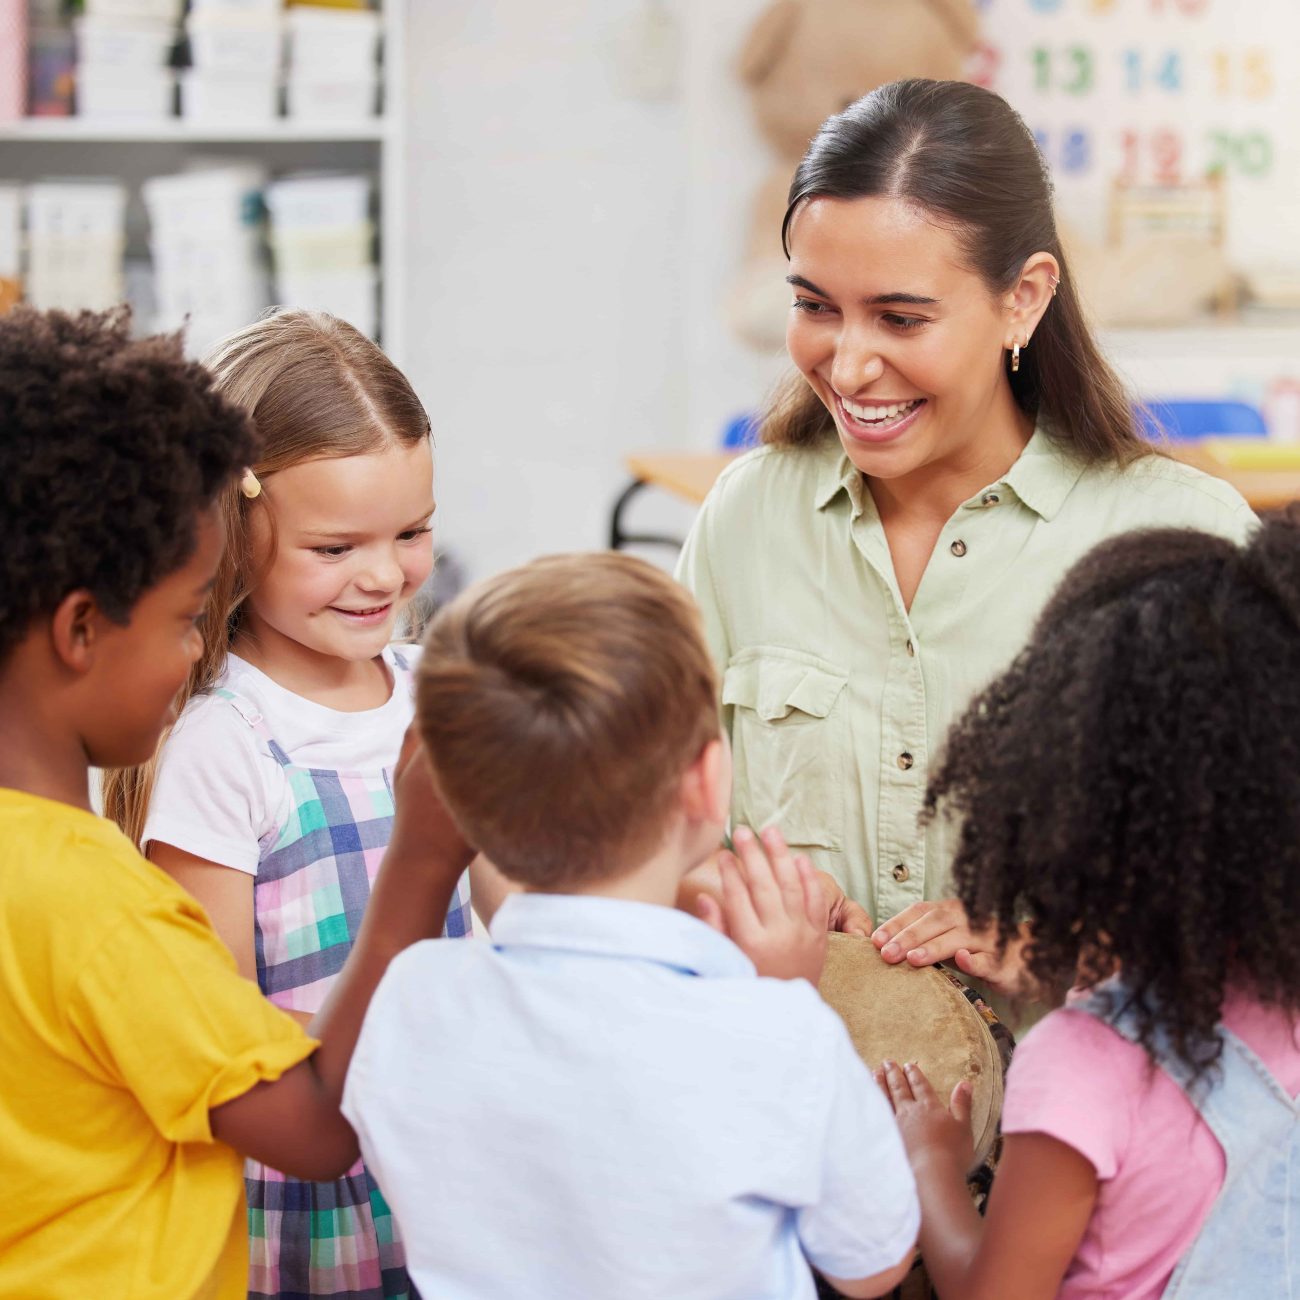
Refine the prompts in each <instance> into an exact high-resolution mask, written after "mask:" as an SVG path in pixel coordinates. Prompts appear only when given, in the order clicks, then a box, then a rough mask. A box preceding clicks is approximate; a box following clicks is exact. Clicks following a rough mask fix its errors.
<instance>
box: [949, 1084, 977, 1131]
mask: <svg viewBox="0 0 1300 1300" xmlns="http://www.w3.org/2000/svg"><path fill="white" fill-rule="evenodd" d="M973 1091H974V1090H973V1089H972V1088H971V1085H970V1081H969V1080H968V1079H963V1080H962V1081H961V1082H960V1083H959V1084H958V1085H957V1086H956V1087H955V1088H954V1089H953V1090H952V1099H951V1100H950V1101H949V1103H948V1109H949V1111H950V1112H951V1113H952V1117H953V1119H955V1120H956V1121H957V1123H958V1124H960V1125H961V1127H962V1131H963V1132H964V1133H969V1132H970V1109H971V1094H972V1093H973Z"/></svg>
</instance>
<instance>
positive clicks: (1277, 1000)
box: [882, 508, 1300, 1300]
mask: <svg viewBox="0 0 1300 1300" xmlns="http://www.w3.org/2000/svg"><path fill="white" fill-rule="evenodd" d="M1298 670H1300V508H1293V513H1291V514H1290V515H1289V516H1288V517H1285V518H1279V519H1275V520H1272V521H1270V522H1268V523H1266V524H1265V525H1264V526H1263V527H1262V528H1261V529H1260V530H1259V531H1258V533H1257V534H1256V535H1255V536H1254V538H1253V539H1252V540H1251V541H1250V543H1249V544H1248V545H1246V546H1245V547H1244V548H1238V547H1236V546H1234V545H1232V544H1231V543H1230V542H1227V541H1224V540H1222V539H1220V538H1216V537H1212V536H1209V535H1206V534H1203V533H1198V532H1193V531H1185V530H1174V529H1167V530H1152V531H1145V532H1135V533H1131V534H1129V535H1128V536H1125V537H1120V538H1116V539H1114V540H1112V541H1109V542H1106V543H1104V544H1103V545H1101V546H1099V547H1098V548H1097V549H1096V550H1094V551H1093V552H1092V553H1091V554H1089V555H1088V556H1087V557H1086V558H1085V559H1083V560H1082V561H1081V562H1080V563H1079V564H1077V565H1076V566H1075V567H1074V569H1073V570H1071V572H1070V573H1069V575H1068V576H1067V577H1066V579H1065V582H1064V583H1063V585H1062V586H1061V588H1060V589H1059V590H1058V591H1057V593H1056V594H1055V596H1054V597H1053V598H1052V600H1051V601H1050V603H1049V604H1048V605H1047V607H1046V609H1045V610H1044V613H1043V615H1042V617H1041V619H1040V620H1039V623H1038V626H1037V629H1036V631H1035V634H1034V637H1033V639H1032V641H1031V642H1030V643H1029V645H1028V647H1027V648H1026V649H1025V650H1024V651H1023V653H1022V654H1021V655H1020V656H1019V657H1018V658H1017V659H1016V661H1015V663H1014V664H1013V665H1012V667H1011V668H1010V669H1009V670H1008V671H1007V672H1006V673H1005V674H1004V675H1003V676H1002V677H1000V678H999V679H998V680H996V681H995V682H994V683H993V684H992V685H991V686H990V687H988V688H987V689H986V690H985V691H984V692H983V693H982V694H980V695H979V696H978V697H977V698H976V699H975V701H974V703H973V705H972V706H971V708H970V709H969V710H968V712H967V713H966V714H965V716H964V717H963V719H962V720H961V721H960V722H959V723H958V725H957V726H956V727H955V729H954V730H953V732H952V733H951V735H950V737H949V740H948V745H947V750H946V754H945V757H944V760H943V764H942V767H941V770H940V771H939V773H938V774H937V776H936V777H935V779H934V781H933V782H932V783H931V786H930V788H929V791H928V793H927V799H926V806H927V813H928V815H935V814H936V813H943V814H951V815H952V821H953V823H954V826H955V827H956V828H957V829H958V832H959V834H958V848H957V854H956V859H955V863H954V880H955V884H956V889H957V893H958V895H959V897H960V899H961V902H962V904H963V906H964V907H965V909H966V911H967V912H968V914H969V915H970V917H971V919H972V921H973V922H974V923H976V924H983V925H988V926H989V927H990V928H991V930H992V931H993V932H994V933H995V934H996V935H997V940H998V951H999V952H1000V953H1001V954H1002V955H1003V956H1006V955H1007V953H1008V951H1009V949H1010V948H1012V947H1017V948H1019V949H1020V950H1021V952H1020V963H1021V964H1022V965H1023V969H1024V970H1026V971H1027V972H1028V973H1029V975H1030V976H1031V977H1032V979H1033V980H1034V981H1036V983H1037V985H1038V987H1039V990H1040V991H1041V990H1042V989H1053V988H1054V989H1058V990H1059V989H1062V988H1065V987H1068V986H1069V985H1071V984H1075V985H1077V987H1076V988H1075V990H1074V991H1073V992H1072V993H1071V994H1070V996H1069V998H1068V999H1067V1001H1066V1005H1065V1007H1064V1008H1062V1009H1060V1010H1057V1011H1054V1012H1052V1013H1051V1014H1050V1015H1048V1017H1047V1018H1046V1019H1045V1020H1044V1021H1042V1022H1041V1023H1040V1024H1039V1025H1038V1026H1037V1027H1036V1028H1035V1029H1034V1030H1033V1031H1032V1032H1031V1033H1030V1034H1029V1035H1028V1036H1027V1037H1026V1039H1025V1040H1024V1042H1023V1043H1022V1044H1021V1045H1020V1047H1019V1048H1018V1049H1017V1053H1016V1057H1015V1060H1014V1061H1013V1063H1012V1066H1011V1071H1010V1075H1009V1079H1008V1090H1007V1097H1006V1105H1005V1109H1004V1113H1003V1131H1004V1133H1005V1135H1006V1136H1005V1142H1006V1147H1005V1153H1004V1157H1003V1161H1002V1165H1001V1168H1000V1170H999V1173H998V1180H997V1183H996V1185H995V1189H994V1191H993V1194H992V1196H991V1198H990V1203H989V1209H988V1218H987V1221H986V1222H985V1223H983V1224H981V1223H980V1222H979V1220H978V1219H977V1218H976V1217H975V1216H974V1213H973V1211H971V1209H970V1204H969V1201H968V1200H965V1199H964V1197H965V1192H964V1186H963V1181H962V1175H963V1171H964V1162H965V1159H966V1157H967V1156H968V1154H969V1147H970V1138H969V1134H968V1133H967V1132H966V1131H965V1130H966V1127H968V1126H967V1125H965V1124H964V1123H963V1121H964V1120H965V1118H966V1117H967V1114H968V1111H969V1097H968V1096H967V1095H966V1094H965V1093H964V1091H963V1090H961V1089H959V1090H958V1092H957V1093H955V1094H954V1096H953V1098H952V1111H951V1113H949V1111H948V1110H946V1109H945V1107H944V1105H943V1103H942V1101H940V1100H939V1099H938V1098H936V1096H935V1095H934V1092H933V1090H932V1089H931V1088H930V1086H929V1084H928V1082H927V1081H926V1080H925V1077H924V1075H923V1074H922V1073H921V1071H919V1070H918V1069H917V1068H916V1067H915V1066H912V1065H908V1066H905V1067H902V1068H900V1067H899V1066H898V1065H896V1064H893V1063H887V1065H886V1068H885V1070H884V1072H883V1075H882V1082H883V1083H884V1084H885V1085H886V1086H887V1087H888V1089H889V1091H890V1093H891V1095H892V1097H893V1099H894V1103H895V1107H896V1109H897V1112H898V1116H899V1120H900V1123H901V1125H902V1128H903V1133H904V1137H905V1140H906V1142H907V1144H908V1149H909V1153H910V1155H911V1157H912V1161H913V1166H914V1169H915V1172H916V1175H917V1180H918V1183H919V1185H920V1187H921V1196H922V1206H923V1214H924V1224H923V1227H922V1233H921V1248H922V1251H923V1253H924V1255H925V1258H926V1263H927V1265H928V1266H929V1269H930V1272H931V1274H932V1276H933V1277H934V1279H935V1282H936V1284H937V1289H938V1291H939V1293H940V1295H941V1296H944V1297H949V1296H961V1297H964V1300H979V1298H980V1297H995V1296H996V1297H1005V1296H1015V1297H1016V1300H1033V1298H1034V1297H1048V1296H1060V1297H1070V1298H1072V1300H1074V1298H1081V1297H1084V1296H1089V1297H1096V1296H1103V1295H1105V1296H1120V1295H1122V1296H1124V1297H1126V1300H1145V1298H1147V1297H1155V1296H1159V1295H1174V1294H1176V1295H1178V1296H1179V1297H1180V1298H1183V1300H1192V1298H1193V1297H1196V1298H1200V1297H1205V1298H1206V1300H1208V1298H1209V1297H1215V1298H1216V1300H1222V1298H1223V1297H1229V1296H1233V1297H1236V1296H1240V1297H1247V1296H1248V1297H1250V1300H1271V1298H1272V1297H1278V1298H1281V1297H1290V1296H1294V1295H1295V1294H1297V1290H1298V1289H1300V1197H1297V1195H1296V1191H1295V1186H1294V1184H1295V1176H1296V1175H1295V1171H1296V1170H1297V1168H1300V1106H1298V1105H1297V1097H1300V945H1297V942H1296V938H1297V931H1298V927H1300V671H1298ZM1009 964H1010V963H1009ZM986 973H988V974H996V972H995V971H993V970H991V969H990V970H988V971H986ZM1171 1278H1172V1281H1171Z"/></svg>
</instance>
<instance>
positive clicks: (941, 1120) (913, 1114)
mask: <svg viewBox="0 0 1300 1300" xmlns="http://www.w3.org/2000/svg"><path fill="white" fill-rule="evenodd" d="M875 1074H876V1082H877V1083H878V1084H879V1085H880V1087H881V1090H882V1091H883V1092H884V1094H885V1096H886V1097H888V1098H889V1100H890V1102H891V1103H892V1104H893V1107H894V1114H895V1116H896V1117H897V1119H898V1128H899V1131H900V1132H901V1133H902V1135H903V1145H904V1146H905V1147H906V1148H907V1158H908V1160H910V1161H911V1162H912V1165H913V1166H916V1165H918V1164H920V1163H923V1162H924V1161H925V1160H927V1159H929V1158H930V1157H937V1158H939V1159H940V1160H941V1161H943V1162H945V1163H948V1164H949V1165H950V1166H951V1167H952V1168H955V1169H957V1170H960V1171H962V1172H965V1171H966V1170H969V1169H970V1167H971V1166H972V1165H973V1164H974V1163H975V1143H974V1141H973V1139H972V1138H971V1131H970V1110H971V1085H970V1083H969V1082H968V1081H967V1080H965V1079H963V1080H962V1081H961V1082H960V1083H959V1084H958V1085H957V1086H956V1087H955V1088H954V1089H953V1090H952V1097H951V1099H950V1101H949V1104H948V1106H945V1105H944V1104H943V1102H942V1101H940V1100H939V1097H938V1096H937V1095H936V1093H935V1091H934V1089H933V1088H932V1087H931V1086H930V1080H929V1079H927V1078H926V1077H925V1071H924V1070H922V1069H921V1067H920V1066H919V1065H915V1064H908V1065H898V1064H897V1063H896V1062H894V1061H885V1062H883V1063H882V1064H881V1066H880V1068H879V1069H878V1070H876V1072H875Z"/></svg>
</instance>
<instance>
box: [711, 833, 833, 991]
mask: <svg viewBox="0 0 1300 1300" xmlns="http://www.w3.org/2000/svg"><path fill="white" fill-rule="evenodd" d="M732 843H733V844H734V845H735V847H736V852H735V853H728V852H726V851H724V852H722V853H720V854H719V855H718V858H717V868H718V873H719V876H720V879H721V901H719V900H718V898H716V897H714V896H713V894H711V893H700V894H699V895H698V896H697V897H696V899H695V911H696V913H697V914H698V915H699V917H700V918H701V919H702V920H703V921H705V922H707V923H708V924H709V925H711V926H712V927H713V928H714V929H715V930H717V931H719V932H720V933H722V934H725V935H727V936H728V937H729V938H730V939H731V941H732V942H733V943H735V944H736V946H737V947H739V948H740V949H741V951H742V952H744V953H745V955H746V956H747V957H748V958H749V959H750V960H751V961H752V962H753V963H754V966H755V967H756V968H757V970H758V973H759V974H760V975H771V976H774V977H776V978H777V979H798V978H801V977H802V978H803V979H806V980H807V981H808V982H809V983H810V984H812V985H814V986H816V984H817V981H818V980H819V979H820V978H821V973H822V966H823V964H824V963H825V961H826V925H827V914H828V906H827V899H826V896H825V893H824V892H823V890H822V889H821V888H820V887H819V885H818V882H817V873H816V872H815V871H814V870H813V868H812V863H811V862H810V861H809V860H808V859H807V858H806V857H804V856H803V854H797V855H796V854H792V853H791V852H790V850H789V848H788V847H787V846H786V842H785V840H784V839H783V838H782V835H781V832H780V831H778V830H777V829H776V828H775V827H769V828H768V829H767V830H765V831H764V832H763V833H762V837H761V839H760V837H759V836H757V835H755V834H754V832H753V831H751V830H750V829H749V828H748V827H745V826H741V827H738V828H737V829H736V831H735V833H734V834H733V835H732Z"/></svg>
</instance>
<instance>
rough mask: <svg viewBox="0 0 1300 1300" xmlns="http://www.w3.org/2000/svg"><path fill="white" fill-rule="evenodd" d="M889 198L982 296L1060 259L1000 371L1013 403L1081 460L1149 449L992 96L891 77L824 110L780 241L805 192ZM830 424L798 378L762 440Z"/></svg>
mask: <svg viewBox="0 0 1300 1300" xmlns="http://www.w3.org/2000/svg"><path fill="white" fill-rule="evenodd" d="M876 197H880V198H893V199H901V200H903V201H904V202H906V203H909V204H914V205H915V206H917V207H919V208H921V209H923V210H924V211H925V212H927V213H930V214H931V215H933V216H934V217H936V218H937V219H938V220H939V221H941V222H942V223H943V224H944V225H946V226H947V227H948V228H950V229H951V230H952V231H953V232H954V233H955V234H956V236H957V239H958V241H959V243H960V246H961V247H962V249H963V251H964V252H965V254H966V257H967V259H968V261H969V264H970V266H971V267H972V268H973V269H974V270H975V271H976V272H977V273H978V274H979V275H980V276H981V278H982V279H983V280H984V283H985V284H986V285H987V286H988V289H989V291H990V292H991V293H994V294H1002V293H1005V292H1006V291H1007V290H1009V289H1010V288H1011V287H1012V286H1013V285H1015V283H1016V282H1017V280H1018V279H1019V277H1020V273H1021V270H1022V268H1023V267H1024V265H1025V262H1026V261H1027V260H1028V259H1029V258H1030V257H1031V256H1032V255H1033V254H1034V253H1051V255H1052V256H1053V257H1055V258H1056V260H1057V262H1058V263H1059V265H1060V268H1061V275H1060V280H1061V282H1060V285H1059V287H1058V290H1057V294H1056V297H1055V298H1053V299H1052V302H1051V305H1050V306H1049V307H1048V309H1047V312H1046V313H1045V314H1044V316H1043V318H1042V320H1041V321H1040V322H1039V324H1038V328H1037V329H1036V330H1035V332H1034V338H1033V344H1032V346H1030V347H1028V348H1025V349H1024V350H1023V351H1022V353H1021V357H1020V369H1019V371H1018V372H1016V373H1014V374H1013V373H1011V371H1010V367H1009V365H1008V374H1007V378H1008V380H1009V382H1010V384H1011V391H1012V393H1013V395H1014V396H1015V399H1016V402H1017V404H1018V405H1019V406H1020V408H1021V410H1023V411H1024V412H1025V413H1026V414H1027V415H1029V416H1031V417H1032V418H1034V419H1035V420H1039V419H1041V420H1042V421H1043V422H1044V423H1045V424H1047V425H1048V427H1049V428H1050V430H1051V432H1052V434H1053V435H1054V436H1055V437H1056V438H1058V439H1059V440H1060V441H1062V442H1063V443H1066V444H1068V445H1069V446H1070V447H1072V448H1073V449H1074V450H1075V452H1077V454H1078V455H1079V456H1080V457H1082V458H1083V459H1084V460H1087V461H1107V460H1109V461H1117V462H1120V463H1124V462H1127V461H1131V460H1133V459H1134V458H1136V457H1137V456H1141V455H1143V454H1145V453H1147V452H1150V451H1151V450H1152V447H1151V446H1150V444H1149V443H1147V442H1146V441H1145V440H1144V439H1143V438H1142V437H1141V436H1140V435H1139V434H1138V432H1137V430H1136V428H1135V426H1134V421H1133V412H1132V407H1131V404H1130V400H1129V397H1128V394H1127V393H1126V392H1125V390H1124V385H1123V384H1122V383H1121V382H1120V380H1119V378H1118V376H1117V375H1116V374H1115V372H1114V371H1113V370H1112V369H1111V367H1110V365H1109V364H1108V363H1107V361H1106V360H1105V358H1104V357H1103V356H1102V354H1101V350H1100V349H1099V348H1098V346H1097V343H1096V340H1095V339H1094V338H1093V336H1092V332H1091V330H1090V329H1089V327H1088V324H1087V322H1086V320H1085V319H1084V314H1083V308H1082V306H1081V305H1080V302H1079V296H1078V293H1077V292H1076V290H1075V285H1074V281H1073V279H1072V278H1071V276H1070V273H1069V269H1068V267H1067V265H1066V259H1065V254H1064V252H1063V251H1062V249H1061V241H1060V238H1059V236H1058V235H1057V231H1056V218H1055V215H1054V212H1053V208H1052V181H1051V177H1050V175H1049V174H1048V170H1047V164H1046V163H1045V162H1044V160H1043V156H1042V154H1041V153H1039V151H1038V146H1037V145H1036V144H1035V143H1034V137H1033V136H1032V135H1031V134H1030V132H1029V128H1028V127H1026V126H1025V124H1024V121H1023V120H1022V119H1021V117H1020V115H1019V114H1018V113H1016V112H1015V110H1014V109H1013V108H1012V107H1011V106H1010V105H1009V104H1008V103H1007V102H1006V100H1004V99H1002V98H1001V96H999V95H995V94H993V92H992V91H989V90H982V89H980V88H979V87H978V86H971V85H967V84H966V83H965V82H960V81H926V80H921V79H916V80H911V81H895V82H891V83H890V84H889V85H887V86H881V87H880V88H879V89H878V90H874V91H872V92H871V94H869V95H866V96H864V97H863V98H862V99H860V100H858V101H857V103H855V104H851V105H850V106H849V107H848V108H846V109H845V110H844V112H842V113H838V114H837V115H836V116H835V117H832V118H829V119H828V120H827V121H826V122H825V123H824V124H823V125H822V128H821V130H820V131H819V132H818V133H817V136H816V138H815V139H814V140H813V142H812V144H811V145H810V146H809V147H808V152H807V153H806V154H804V156H803V160H802V161H801V162H800V164H799V167H798V169H797V170H796V172H795V174H794V180H793V182H792V183H791V185H790V198H789V206H788V207H787V209H786V214H785V221H784V222H783V223H782V226H781V243H782V246H783V247H784V248H785V250H786V253H787V255H788V254H789V251H790V249H789V235H790V225H791V222H792V221H793V219H794V216H795V213H796V211H797V210H798V208H799V207H800V205H801V204H803V203H804V202H806V201H807V200H809V199H814V198H834V199H862V198H876ZM834 430H835V424H834V420H833V419H832V417H831V414H830V412H829V411H828V410H827V409H826V407H825V406H824V405H823V403H822V401H821V400H820V398H818V396H817V394H816V393H814V392H813V390H812V389H811V388H810V387H809V386H808V384H807V383H806V382H805V380H804V378H803V376H802V375H800V374H799V373H797V372H795V373H793V374H791V375H790V376H789V377H788V378H787V379H786V380H785V381H784V382H783V383H782V384H781V385H780V386H779V387H778V389H777V391H776V393H775V394H774V396H773V398H772V400H771V402H770V404H769V407H768V410H767V413H766V417H765V419H764V423H763V430H762V439H763V441H764V442H765V443H768V444H771V445H775V446H793V447H806V446H814V445H817V444H820V443H821V442H822V440H823V439H824V438H825V437H826V436H827V435H830V434H833V433H834Z"/></svg>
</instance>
